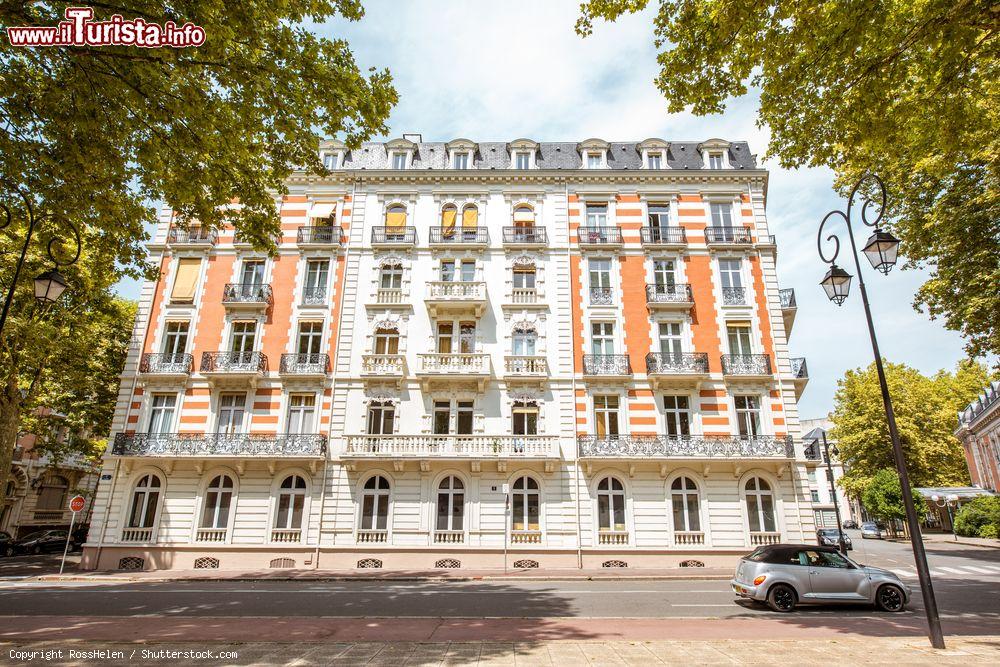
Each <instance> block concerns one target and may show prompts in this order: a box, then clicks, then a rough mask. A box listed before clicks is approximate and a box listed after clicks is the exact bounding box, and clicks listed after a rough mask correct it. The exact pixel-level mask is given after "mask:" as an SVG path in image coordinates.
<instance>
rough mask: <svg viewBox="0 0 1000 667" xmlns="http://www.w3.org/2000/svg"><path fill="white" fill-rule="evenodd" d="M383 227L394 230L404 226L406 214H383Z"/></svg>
mask: <svg viewBox="0 0 1000 667" xmlns="http://www.w3.org/2000/svg"><path fill="white" fill-rule="evenodd" d="M385 226H386V227H391V228H394V229H398V228H399V227H404V226H406V212H405V211H389V212H388V213H386V214H385Z"/></svg>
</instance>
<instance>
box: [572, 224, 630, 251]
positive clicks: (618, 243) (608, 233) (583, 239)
mask: <svg viewBox="0 0 1000 667" xmlns="http://www.w3.org/2000/svg"><path fill="white" fill-rule="evenodd" d="M576 236H577V238H578V239H579V241H580V249H581V250H614V249H616V248H621V247H622V246H623V245H624V244H625V241H624V239H623V238H622V228H621V227H619V226H617V225H615V226H614V227H580V228H578V229H577V231H576Z"/></svg>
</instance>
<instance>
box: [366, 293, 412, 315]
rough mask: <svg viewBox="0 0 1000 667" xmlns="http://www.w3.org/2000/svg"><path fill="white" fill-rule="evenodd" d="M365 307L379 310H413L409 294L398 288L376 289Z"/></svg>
mask: <svg viewBox="0 0 1000 667" xmlns="http://www.w3.org/2000/svg"><path fill="white" fill-rule="evenodd" d="M366 305H367V306H368V307H369V308H378V309H380V310H410V309H411V308H413V304H411V303H410V295H409V293H408V292H407V291H404V290H402V289H398V288H386V289H382V288H379V289H376V290H375V293H374V294H372V297H371V299H369V300H368V302H367V304H366Z"/></svg>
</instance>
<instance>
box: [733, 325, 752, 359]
mask: <svg viewBox="0 0 1000 667" xmlns="http://www.w3.org/2000/svg"><path fill="white" fill-rule="evenodd" d="M726 337H727V339H728V342H729V354H732V355H735V356H747V355H750V354H753V348H752V347H751V345H750V325H748V324H727V325H726Z"/></svg>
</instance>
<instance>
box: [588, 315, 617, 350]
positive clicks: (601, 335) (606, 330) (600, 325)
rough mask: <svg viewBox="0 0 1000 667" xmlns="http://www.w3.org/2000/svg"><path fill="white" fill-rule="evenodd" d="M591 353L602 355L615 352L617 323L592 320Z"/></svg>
mask: <svg viewBox="0 0 1000 667" xmlns="http://www.w3.org/2000/svg"><path fill="white" fill-rule="evenodd" d="M590 337H591V341H590V344H591V353H592V354H595V355H598V356H601V355H609V354H614V353H615V323H614V322H591V323H590Z"/></svg>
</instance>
